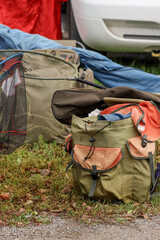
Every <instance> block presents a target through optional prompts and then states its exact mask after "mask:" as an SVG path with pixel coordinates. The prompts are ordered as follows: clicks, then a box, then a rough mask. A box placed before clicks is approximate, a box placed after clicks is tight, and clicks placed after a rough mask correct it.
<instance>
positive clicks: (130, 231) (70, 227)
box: [0, 216, 160, 240]
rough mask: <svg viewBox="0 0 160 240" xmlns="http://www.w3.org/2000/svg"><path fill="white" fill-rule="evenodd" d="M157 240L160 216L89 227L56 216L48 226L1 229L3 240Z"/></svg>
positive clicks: (159, 236) (1, 238)
mask: <svg viewBox="0 0 160 240" xmlns="http://www.w3.org/2000/svg"><path fill="white" fill-rule="evenodd" d="M3 239H4V240H30V239H32V240H42V239H43V240H51V239H52V240H57V239H61V240H65V239H75V240H90V239H96V240H104V239H108V240H143V239H144V240H158V239H160V216H159V217H155V218H153V219H151V220H146V219H143V220H142V219H137V220H135V221H134V222H132V223H129V224H126V225H103V224H93V225H87V224H82V223H78V222H76V221H73V220H70V219H62V218H60V217H54V218H53V220H52V223H51V224H49V225H39V226H33V225H29V226H27V227H18V228H16V227H2V228H1V229H0V240H3Z"/></svg>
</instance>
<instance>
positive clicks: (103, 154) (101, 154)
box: [73, 145, 122, 170]
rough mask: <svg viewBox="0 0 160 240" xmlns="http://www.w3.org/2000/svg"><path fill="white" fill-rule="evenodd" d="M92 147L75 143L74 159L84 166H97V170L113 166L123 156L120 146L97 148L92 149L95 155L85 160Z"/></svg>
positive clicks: (90, 167) (89, 167)
mask: <svg viewBox="0 0 160 240" xmlns="http://www.w3.org/2000/svg"><path fill="white" fill-rule="evenodd" d="M89 150H90V147H85V146H81V145H75V147H74V155H73V157H74V159H75V161H76V162H77V163H79V164H80V165H81V166H82V167H83V168H86V169H92V166H93V165H96V166H97V170H107V169H111V168H113V167H114V166H115V165H117V164H118V163H119V161H120V160H121V158H122V153H121V149H120V148H95V149H92V150H93V151H94V152H93V155H92V156H91V157H90V158H88V159H87V160H84V159H85V157H86V156H87V154H88V152H89Z"/></svg>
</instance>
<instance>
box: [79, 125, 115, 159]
mask: <svg viewBox="0 0 160 240" xmlns="http://www.w3.org/2000/svg"><path fill="white" fill-rule="evenodd" d="M110 125H111V122H109V123H108V124H107V125H105V126H104V127H103V128H101V129H99V130H98V131H97V132H95V133H94V134H93V135H92V136H91V135H90V134H89V132H88V129H87V124H85V129H86V132H87V133H88V135H89V136H90V137H91V138H90V140H89V142H91V146H90V149H89V152H88V154H87V156H86V157H85V158H84V161H87V159H89V158H91V157H92V155H93V153H94V150H95V145H94V142H95V138H94V136H95V135H96V134H98V133H99V132H101V131H102V130H103V129H104V128H106V127H108V126H110Z"/></svg>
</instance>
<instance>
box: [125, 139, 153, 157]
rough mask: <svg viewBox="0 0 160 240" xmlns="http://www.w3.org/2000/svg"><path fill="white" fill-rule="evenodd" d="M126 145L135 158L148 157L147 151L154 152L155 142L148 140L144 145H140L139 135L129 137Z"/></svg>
mask: <svg viewBox="0 0 160 240" xmlns="http://www.w3.org/2000/svg"><path fill="white" fill-rule="evenodd" d="M126 146H127V148H128V150H129V152H130V154H131V156H132V157H134V158H137V159H146V158H148V153H152V154H154V153H155V147H156V144H155V142H148V143H147V145H146V147H142V139H141V137H140V136H138V137H134V138H131V139H129V140H128V141H127V142H126Z"/></svg>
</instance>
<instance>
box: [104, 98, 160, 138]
mask: <svg viewBox="0 0 160 240" xmlns="http://www.w3.org/2000/svg"><path fill="white" fill-rule="evenodd" d="M128 104H130V103H125V104H117V105H114V106H111V107H109V108H107V109H105V110H104V111H102V112H101V115H103V114H110V113H112V112H113V111H115V110H117V109H119V108H122V107H123V106H127V105H128ZM139 106H140V107H141V109H142V110H143V112H144V117H143V121H144V123H143V122H142V121H140V123H139V125H140V126H138V127H137V123H138V120H139V118H140V117H141V115H142V112H141V110H140V108H139V107H138V106H136V105H133V106H129V107H126V108H124V109H120V110H117V111H116V112H117V113H122V114H127V113H129V112H131V118H132V120H133V122H134V124H135V126H136V127H137V129H138V131H139V132H140V133H141V135H142V137H143V136H144V135H147V140H149V141H156V140H158V139H160V111H158V109H157V108H156V107H155V106H154V105H153V104H152V103H151V102H149V101H143V102H141V103H140V104H139Z"/></svg>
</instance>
